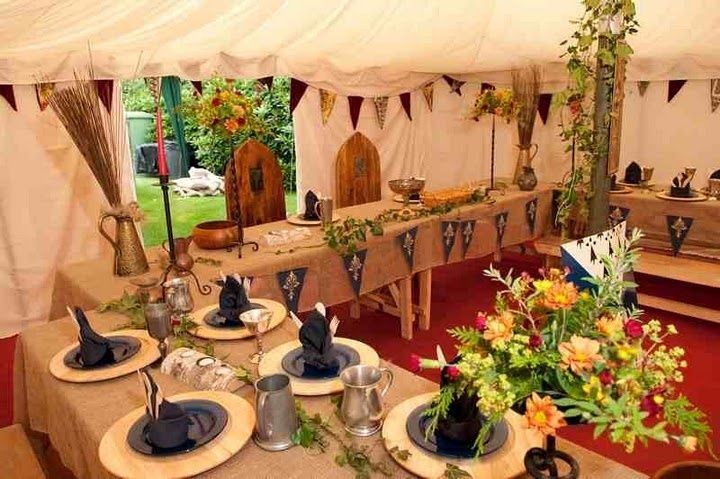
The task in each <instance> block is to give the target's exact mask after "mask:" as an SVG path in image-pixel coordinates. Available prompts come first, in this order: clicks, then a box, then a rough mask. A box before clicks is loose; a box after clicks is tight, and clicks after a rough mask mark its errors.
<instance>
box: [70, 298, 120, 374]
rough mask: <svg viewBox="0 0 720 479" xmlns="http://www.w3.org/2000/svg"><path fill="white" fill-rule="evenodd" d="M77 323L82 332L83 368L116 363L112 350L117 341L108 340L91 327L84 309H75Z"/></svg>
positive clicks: (81, 355)
mask: <svg viewBox="0 0 720 479" xmlns="http://www.w3.org/2000/svg"><path fill="white" fill-rule="evenodd" d="M74 316H75V321H76V322H77V325H78V329H79V330H80V334H79V338H78V339H79V341H80V362H81V363H82V365H83V366H98V365H101V364H110V363H114V362H115V356H114V355H113V352H112V348H113V346H115V345H116V344H118V343H117V342H116V341H113V340H111V339H108V338H106V337H105V336H102V335H100V334H98V333H96V332H95V330H94V329H93V328H92V327H90V322H89V321H88V319H87V316H85V312H83V310H82V309H80V308H78V307H77V306H76V307H75V314H74Z"/></svg>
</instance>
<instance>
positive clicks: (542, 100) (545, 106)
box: [537, 93, 552, 125]
mask: <svg viewBox="0 0 720 479" xmlns="http://www.w3.org/2000/svg"><path fill="white" fill-rule="evenodd" d="M551 104H552V93H540V96H539V97H538V107H537V109H538V114H539V115H540V119H541V120H542V122H543V125H546V124H547V119H548V116H549V115H550V105H551Z"/></svg>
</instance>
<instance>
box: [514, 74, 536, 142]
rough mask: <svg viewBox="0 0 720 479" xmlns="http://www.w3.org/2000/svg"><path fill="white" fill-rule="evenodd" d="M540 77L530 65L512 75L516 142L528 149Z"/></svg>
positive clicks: (533, 123) (533, 124)
mask: <svg viewBox="0 0 720 479" xmlns="http://www.w3.org/2000/svg"><path fill="white" fill-rule="evenodd" d="M541 79H542V75H541V73H540V68H539V67H538V66H537V65H530V66H529V67H526V68H523V69H521V70H516V71H514V72H513V73H512V90H513V99H514V101H515V108H516V114H517V127H518V140H519V142H520V147H521V148H522V147H527V148H529V147H530V144H531V143H532V134H533V127H534V126H535V115H536V113H537V108H538V100H539V99H540V81H541Z"/></svg>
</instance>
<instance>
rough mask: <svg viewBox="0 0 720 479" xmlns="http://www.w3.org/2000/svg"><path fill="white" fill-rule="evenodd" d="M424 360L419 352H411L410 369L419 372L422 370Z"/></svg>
mask: <svg viewBox="0 0 720 479" xmlns="http://www.w3.org/2000/svg"><path fill="white" fill-rule="evenodd" d="M421 361H422V358H421V357H420V356H418V355H417V354H411V355H410V371H412V372H414V373H419V372H420V371H422V366H421V365H420V363H421Z"/></svg>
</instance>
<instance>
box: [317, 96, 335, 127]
mask: <svg viewBox="0 0 720 479" xmlns="http://www.w3.org/2000/svg"><path fill="white" fill-rule="evenodd" d="M335 98H337V93H333V92H331V91H327V90H323V89H320V114H321V115H322V122H323V125H327V122H328V120H329V119H330V114H331V113H332V111H333V108H334V107H335Z"/></svg>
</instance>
